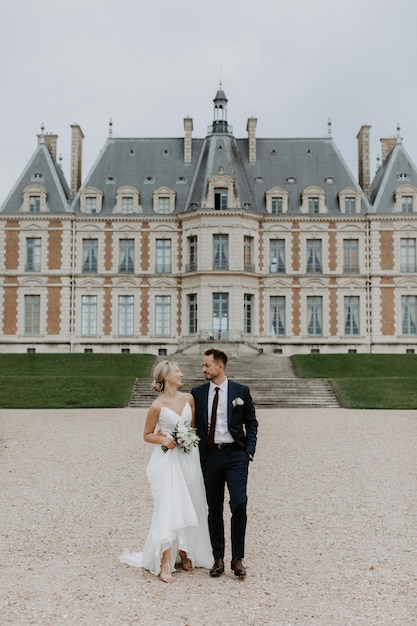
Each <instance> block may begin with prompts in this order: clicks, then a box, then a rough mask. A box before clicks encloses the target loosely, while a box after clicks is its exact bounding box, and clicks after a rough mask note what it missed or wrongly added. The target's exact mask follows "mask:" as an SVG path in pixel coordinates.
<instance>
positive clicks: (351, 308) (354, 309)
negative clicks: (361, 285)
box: [344, 296, 359, 335]
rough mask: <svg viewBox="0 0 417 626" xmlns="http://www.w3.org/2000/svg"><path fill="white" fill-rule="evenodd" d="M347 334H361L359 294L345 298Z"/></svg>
mask: <svg viewBox="0 0 417 626" xmlns="http://www.w3.org/2000/svg"><path fill="white" fill-rule="evenodd" d="M344 320H345V335H359V296H345V298H344Z"/></svg>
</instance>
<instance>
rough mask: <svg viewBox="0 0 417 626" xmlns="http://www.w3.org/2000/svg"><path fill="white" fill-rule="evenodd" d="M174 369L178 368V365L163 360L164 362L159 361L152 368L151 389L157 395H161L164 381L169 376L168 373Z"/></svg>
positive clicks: (174, 362)
mask: <svg viewBox="0 0 417 626" xmlns="http://www.w3.org/2000/svg"><path fill="white" fill-rule="evenodd" d="M174 367H178V363H176V361H168V359H165V360H164V361H159V363H157V364H156V365H155V367H154V370H153V381H152V389H153V390H154V391H156V392H157V393H162V392H163V390H164V387H165V379H166V378H167V376H168V375H169V373H170V372H172V370H173V369H174Z"/></svg>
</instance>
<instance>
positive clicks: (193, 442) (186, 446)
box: [161, 422, 200, 454]
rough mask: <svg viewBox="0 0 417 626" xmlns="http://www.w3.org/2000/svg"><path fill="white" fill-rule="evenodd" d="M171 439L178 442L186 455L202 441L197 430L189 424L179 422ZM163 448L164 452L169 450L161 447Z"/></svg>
mask: <svg viewBox="0 0 417 626" xmlns="http://www.w3.org/2000/svg"><path fill="white" fill-rule="evenodd" d="M171 437H172V438H173V440H174V441H176V443H177V446H179V447H180V448H181V450H182V451H183V452H185V453H186V454H189V453H190V452H191V450H192V448H193V447H194V446H198V442H199V441H200V437H198V435H197V431H196V429H195V428H193V427H192V426H191V424H189V423H188V422H177V424H175V426H174V429H173V431H172V433H171ZM161 448H162V450H163V451H164V452H167V451H168V450H169V448H167V447H166V446H161Z"/></svg>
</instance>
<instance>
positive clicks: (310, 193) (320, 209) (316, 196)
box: [300, 186, 327, 215]
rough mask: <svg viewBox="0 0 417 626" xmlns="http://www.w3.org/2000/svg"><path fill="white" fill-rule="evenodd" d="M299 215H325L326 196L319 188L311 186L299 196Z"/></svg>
mask: <svg viewBox="0 0 417 626" xmlns="http://www.w3.org/2000/svg"><path fill="white" fill-rule="evenodd" d="M300 210H301V213H307V214H308V215H318V214H319V213H327V207H326V194H325V193H324V191H323V189H322V188H321V187H316V186H311V187H307V188H306V189H304V191H303V193H302V194H301V208H300Z"/></svg>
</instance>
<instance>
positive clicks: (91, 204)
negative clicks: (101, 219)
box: [85, 196, 97, 214]
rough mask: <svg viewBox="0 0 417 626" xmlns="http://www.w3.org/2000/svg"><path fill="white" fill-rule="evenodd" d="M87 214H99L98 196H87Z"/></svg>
mask: <svg viewBox="0 0 417 626" xmlns="http://www.w3.org/2000/svg"><path fill="white" fill-rule="evenodd" d="M85 212H86V213H89V214H93V213H97V198H96V196H87V197H86V199H85Z"/></svg>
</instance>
